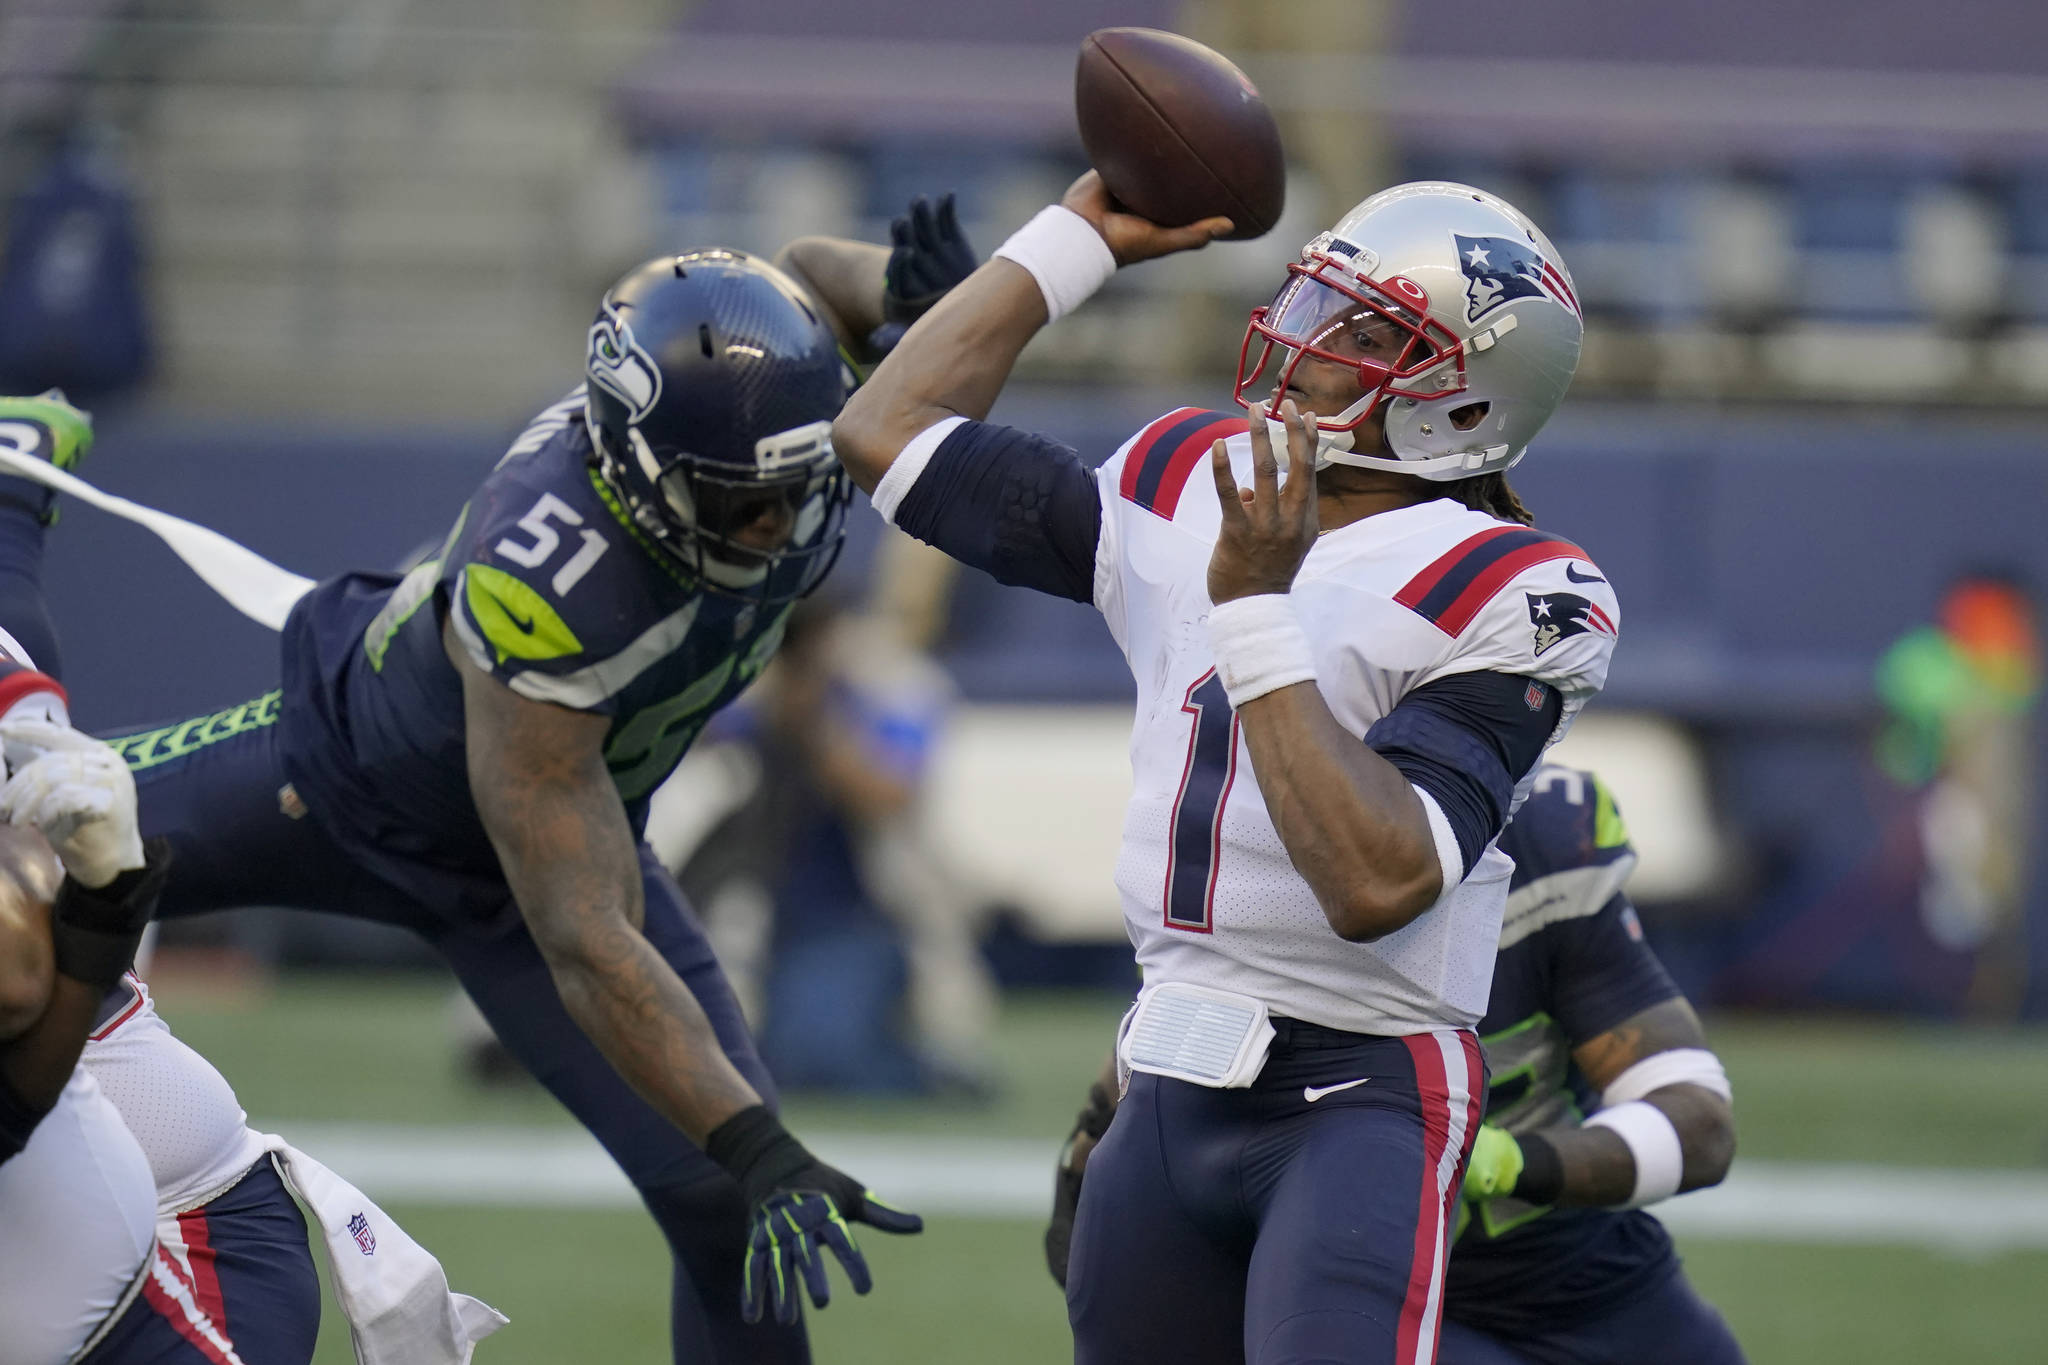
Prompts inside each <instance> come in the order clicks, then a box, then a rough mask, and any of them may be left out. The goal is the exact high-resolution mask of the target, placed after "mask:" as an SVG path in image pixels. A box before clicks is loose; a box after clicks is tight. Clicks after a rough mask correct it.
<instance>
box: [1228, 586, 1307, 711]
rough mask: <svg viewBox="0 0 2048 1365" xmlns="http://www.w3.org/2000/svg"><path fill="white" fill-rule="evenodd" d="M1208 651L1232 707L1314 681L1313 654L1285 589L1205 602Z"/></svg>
mask: <svg viewBox="0 0 2048 1365" xmlns="http://www.w3.org/2000/svg"><path fill="white" fill-rule="evenodd" d="M1209 652H1210V653H1211V654H1213V655H1215V657H1216V676H1217V677H1218V678H1219V679H1221V680H1222V683H1223V691H1224V693H1225V695H1227V696H1228V697H1229V698H1230V705H1231V708H1232V709H1233V710H1235V709H1236V708H1237V707H1240V706H1243V705H1244V704H1245V703H1246V702H1248V701H1251V700H1253V699H1254V698H1257V697H1263V696H1265V695H1266V694H1267V693H1268V692H1277V691H1279V690H1280V689H1281V688H1283V687H1290V686H1292V685H1293V684H1295V683H1298V682H1314V681H1315V677H1316V661H1315V655H1314V654H1313V653H1312V652H1311V651H1310V649H1309V645H1308V635H1307V633H1306V632H1304V631H1303V630H1302V628H1301V622H1300V621H1299V620H1298V619H1297V618H1296V617H1295V615H1294V603H1293V602H1292V601H1290V600H1289V599H1288V597H1287V595H1286V594H1285V593H1261V594H1260V595H1258V596H1256V597H1239V598H1234V599H1232V600H1231V601H1228V602H1222V603H1219V604H1217V605H1216V606H1213V607H1211V608H1209Z"/></svg>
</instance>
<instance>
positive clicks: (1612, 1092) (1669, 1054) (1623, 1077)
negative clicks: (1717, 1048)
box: [1600, 1047, 1735, 1104]
mask: <svg viewBox="0 0 2048 1365" xmlns="http://www.w3.org/2000/svg"><path fill="white" fill-rule="evenodd" d="M1667 1085H1696V1086H1698V1087H1699V1088H1700V1089H1702V1090H1705V1091H1707V1092H1709V1093H1711V1094H1715V1095H1719V1096H1720V1097H1721V1098H1722V1099H1724V1100H1727V1101H1729V1102H1730V1103H1733V1102H1734V1099H1735V1091H1734V1089H1733V1087H1731V1086H1730V1085H1729V1084H1728V1073H1727V1072H1726V1071H1725V1070H1723V1069H1722V1067H1721V1059H1720V1058H1719V1057H1716V1056H1715V1055H1714V1054H1713V1053H1711V1052H1709V1051H1707V1049H1705V1048H1703V1047H1675V1048H1671V1049H1669V1050H1668V1051H1665V1052H1653V1053H1651V1054H1650V1055H1649V1056H1647V1057H1645V1058H1643V1060H1641V1061H1640V1062H1637V1063H1636V1064H1635V1065H1634V1066H1631V1067H1630V1068H1629V1069H1628V1070H1626V1071H1624V1072H1622V1073H1621V1074H1620V1075H1619V1076H1616V1077H1615V1078H1614V1079H1613V1080H1612V1081H1610V1082H1609V1083H1608V1085H1607V1088H1606V1089H1605V1090H1603V1091H1601V1092H1600V1103H1602V1104H1626V1103H1628V1102H1629V1101H1630V1100H1640V1099H1643V1098H1645V1097H1647V1096H1648V1095H1649V1094H1650V1092H1651V1091H1653V1090H1662V1089H1663V1088H1664V1087H1665V1086H1667Z"/></svg>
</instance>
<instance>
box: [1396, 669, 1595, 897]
mask: <svg viewBox="0 0 2048 1365" xmlns="http://www.w3.org/2000/svg"><path fill="white" fill-rule="evenodd" d="M1563 710H1564V698H1563V697H1562V696H1560V695H1559V693H1558V691H1557V689H1556V688H1554V687H1551V686H1549V685H1548V684H1545V683H1540V682H1537V681H1535V680H1534V679H1533V678H1526V677H1522V676H1520V675H1519V674H1514V673H1491V672H1488V673H1457V674H1453V675H1452V676H1450V677H1448V678H1438V679H1437V680H1436V681H1435V682H1432V683H1425V684H1424V685H1423V686H1421V687H1418V688H1416V689H1415V690H1414V691H1413V692H1410V693H1409V694H1408V695H1407V696H1405V697H1403V698H1401V703H1400V705H1398V706H1396V707H1395V708H1394V709H1393V710H1391V711H1389V712H1388V713H1387V714H1386V715H1384V716H1382V717H1381V718H1380V720H1379V721H1378V723H1377V724H1375V725H1374V726H1373V727H1372V728H1371V729H1370V730H1368V731H1366V732H1365V742H1366V745H1367V746H1368V747H1369V748H1371V749H1372V750H1373V751H1374V752H1375V753H1377V754H1379V755H1380V757H1382V758H1384V759H1386V760H1387V762H1389V763H1391V764H1393V765H1394V766H1395V767H1396V768H1399V769H1400V770H1401V775H1402V776H1403V777H1406V778H1407V779H1408V780H1409V781H1410V782H1412V783H1414V784H1415V785H1416V786H1418V787H1420V788H1422V790H1424V791H1426V792H1428V793H1429V794H1430V795H1431V796H1433V797H1435V798H1436V803H1437V805H1439V806H1441V807H1442V808H1443V812H1444V818H1445V819H1447V820H1449V821H1450V823H1451V830H1452V832H1453V833H1455V834H1456V835H1457V836H1458V852H1459V854H1460V855H1462V857H1463V858H1464V862H1465V871H1466V872H1470V871H1471V870H1472V865H1473V864H1474V863H1476V862H1478V861H1479V855H1480V854H1481V853H1483V852H1485V851H1486V846H1487V845H1488V844H1490V843H1492V842H1493V840H1494V839H1495V838H1496V837H1498V836H1499V834H1500V832H1501V830H1502V829H1504V828H1506V826H1507V822H1508V808H1509V806H1511V805H1512V804H1513V802H1514V797H1515V784H1516V783H1518V782H1520V781H1521V780H1522V778H1523V777H1524V776H1526V775H1527V773H1528V772H1529V770H1530V769H1531V768H1533V767H1535V766H1536V761H1537V760H1538V759H1540V758H1541V757H1542V756H1543V747H1544V745H1546V744H1548V743H1549V742H1550V736H1551V733H1552V732H1553V731H1555V730H1556V729H1557V719H1558V716H1559V715H1560V714H1562V713H1563Z"/></svg>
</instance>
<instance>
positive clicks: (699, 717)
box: [279, 389, 818, 917]
mask: <svg viewBox="0 0 2048 1365" xmlns="http://www.w3.org/2000/svg"><path fill="white" fill-rule="evenodd" d="M590 454H591V442H590V434H589V431H588V428H587V427H586V425H585V423H584V420H583V398H582V392H581V390H580V389H579V390H578V391H577V392H576V393H574V394H571V395H570V396H569V397H568V398H566V399H564V400H563V401H562V402H560V403H557V404H555V405H554V406H553V407H551V408H549V409H547V410H546V411H545V412H543V413H541V415H540V416H539V417H537V418H536V419H534V422H533V424H532V425H531V426H529V427H528V428H527V429H526V431H525V433H524V434H522V435H521V436H520V437H519V439H518V440H517V441H516V442H514V443H513V446H512V448H511V450H510V451H508V452H507V454H506V455H505V458H504V459H503V460H501V461H500V462H499V464H498V467H497V468H496V469H495V470H494V471H492V473H491V475H490V477H489V478H487V479H486V480H484V483H483V486H482V487H481V488H479V489H478V490H477V492H476V495H475V496H474V497H472V498H471V499H470V500H469V503H468V504H467V505H466V506H465V507H464V508H463V509H462V512H461V514H460V515H459V516H458V517H457V518H456V520H455V525H454V527H453V529H451V530H450V531H449V533H448V535H447V537H446V539H445V540H444V541H443V543H442V545H441V547H440V550H439V551H438V553H437V554H436V555H435V556H434V557H433V558H432V559H429V560H428V561H426V562H425V563H423V564H421V565H419V566H418V567H417V568H415V569H413V571H412V572H410V573H408V574H406V575H404V576H403V577H400V576H398V575H395V574H365V573H356V574H345V575H343V576H341V577H339V578H334V579H330V580H328V581H327V582H324V583H322V584H320V585H319V586H318V587H316V588H314V589H313V590H312V591H311V592H309V593H308V594H307V595H306V596H305V597H304V598H303V599H302V600H301V601H300V602H299V604H298V606H297V607H295V608H294V609H293V611H292V614H291V618H290V620H288V621H287V622H286V623H285V628H284V679H283V683H284V697H283V703H282V708H281V715H280V717H279V727H280V741H281V746H282V752H283V761H284V765H285V769H286V771H287V772H288V773H289V775H290V776H291V779H292V783H293V786H294V787H295V788H296V789H297V791H298V793H299V795H300V797H301V798H303V799H304V801H305V802H306V805H307V806H308V808H309V809H311V810H312V812H313V813H314V814H315V815H316V816H317V817H318V818H319V820H320V822H321V824H322V825H323V826H324V827H326V828H327V830H328V831H329V832H330V833H331V834H332V835H333V836H334V837H335V838H337V839H338V840H340V841H341V842H342V844H343V845H344V846H345V847H346V848H347V849H348V850H349V851H350V852H351V853H352V854H355V855H356V856H358V857H360V858H362V859H363V860H364V861H365V862H366V863H367V864H368V865H369V866H370V867H371V868H372V870H374V871H376V872H377V873H378V874H379V875H381V876H383V877H384V878H385V879H386V880H387V881H392V882H394V883H395V884H397V885H398V886H399V887H400V888H401V889H404V890H406V891H407V892H409V893H410V894H412V895H413V896H414V897H416V898H417V899H421V900H423V901H426V902H427V903H429V904H432V905H437V906H440V907H443V908H444V911H445V912H448V913H454V914H458V915H462V916H466V917H475V916H480V915H497V914H503V913H507V911H508V908H509V897H508V896H507V894H506V890H505V884H504V878H503V874H502V872H501V871H500V869H499V866H498V862H497V857H496V855H495V853H494V852H493V851H492V849H491V846H490V841H489V840H488V838H487V837H486V836H485V833H484V829H483V823H482V821H481V819H480V818H479V817H478V815H477V813H476V807H475V803H474V802H473V801H472V800H471V798H470V791H469V772H468V766H467V758H466V754H465V745H464V736H465V729H464V716H463V700H462V682H461V679H460V677H459V676H458V675H457V673H456V671H455V668H454V665H453V664H451V663H450V662H449V660H448V658H447V656H446V654H445V653H444V651H443V646H442V626H443V623H444V622H452V624H453V627H454V634H455V636H456V638H457V639H458V640H459V641H460V643H461V647H462V648H463V650H464V651H465V652H466V653H467V654H468V656H469V658H470V659H471V661H472V662H474V663H475V665H476V666H477V667H478V668H480V669H482V670H484V671H486V672H488V673H489V674H490V675H491V676H492V677H494V678H496V679H497V680H498V681H499V682H501V683H503V684H505V685H506V686H507V687H510V688H511V689H512V690H513V691H514V692H517V693H519V694H520V695H521V696H524V697H529V698H532V699H533V700H536V701H544V702H550V703H553V704H555V705H558V706H564V707H567V708H569V709H571V710H575V711H587V712H592V713H595V714H598V715H603V716H606V717H609V718H610V720H611V728H610V731H609V733H608V734H607V736H606V740H605V762H606V764H607V765H608V766H609V768H610V769H611V774H612V778H613V780H614V781H615V782H616V783H617V784H618V789H619V796H620V798H621V799H622V800H623V801H624V802H625V806H626V812H627V816H628V819H629V820H630V821H631V822H632V824H633V828H634V829H635V831H636V832H637V831H638V830H639V829H640V827H641V825H642V823H643V821H644V819H645V816H646V805H647V797H648V794H649V793H650V792H652V791H653V790H654V788H655V787H656V786H658V785H659V784H660V783H661V781H662V780H663V779H664V778H666V777H667V776H668V775H669V773H670V772H672V771H674V769H675V766H676V764H677V763H678V762H679V761H680V760H681V759H682V756H683V754H684V752H685V751H686V750H687V749H688V748H689V747H690V743H691V741H692V740H694V739H695V738H696V736H697V732H698V731H699V730H700V729H702V728H703V725H704V723H705V721H707V720H708V719H709V718H710V717H711V715H712V714H713V713H714V712H715V711H717V710H718V708H719V707H721V706H723V705H725V704H726V703H727V702H729V701H731V700H732V699H733V697H735V696H736V695H738V693H739V692H740V690H741V689H742V688H744V687H745V686H746V685H747V684H748V683H749V682H750V681H752V680H753V678H754V676H755V675H756V674H757V673H759V672H760V671H761V668H762V667H763V666H764V665H765V664H766V663H767V661H768V659H769V658H770V656H771V655H773V654H774V652H775V648H776V646H777V645H778V644H779V643H780V642H781V639H782V628H783V623H784V620H785V618H786V616H787V614H788V607H787V606H777V607H767V608H763V607H757V606H756V605H755V604H754V603H753V602H752V601H749V600H746V599H743V598H740V597H737V596H733V595H729V594H722V593H717V592H707V591H704V590H701V589H700V588H698V587H697V586H696V585H695V584H694V583H693V582H691V581H690V579H689V578H688V576H687V575H686V574H684V572H683V571H682V570H681V568H680V567H679V566H678V565H676V564H675V562H674V561H673V560H672V559H670V558H668V557H666V556H665V555H664V554H663V552H662V551H660V550H659V549H657V548H656V547H655V546H654V545H652V544H651V543H650V542H649V541H648V540H647V539H646V538H645V537H644V536H643V535H642V534H641V533H640V532H639V531H638V529H637V528H636V527H635V526H634V525H633V523H632V521H631V519H630V518H629V516H628V515H627V514H626V513H625V511H624V510H623V509H622V508H621V507H620V505H619V504H618V502H617V500H616V499H615V498H614V497H613V496H612V494H611V491H610V489H609V488H607V487H606V486H605V485H604V483H603V482H602V481H601V480H600V479H599V478H598V477H597V475H596V471H595V469H594V467H593V465H592V463H591V458H590ZM809 533H810V534H817V533H818V532H817V530H816V529H815V528H811V529H809ZM804 572H805V570H804V569H803V567H802V566H801V564H796V563H790V564H785V565H784V566H783V567H782V568H781V569H779V570H778V571H777V573H778V575H780V574H788V575H791V576H800V575H802V574H803V573H804ZM782 586H783V584H782V583H781V581H780V579H779V577H778V578H777V579H776V580H774V581H771V582H770V584H769V585H768V588H769V590H770V592H771V593H772V592H773V591H775V590H777V589H779V588H780V587H782Z"/></svg>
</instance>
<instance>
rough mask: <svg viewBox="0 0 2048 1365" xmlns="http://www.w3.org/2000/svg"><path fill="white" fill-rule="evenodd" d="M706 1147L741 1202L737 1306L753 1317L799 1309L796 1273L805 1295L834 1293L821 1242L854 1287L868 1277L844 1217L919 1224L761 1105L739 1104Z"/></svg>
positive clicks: (792, 1315)
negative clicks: (819, 1154) (742, 1246)
mask: <svg viewBox="0 0 2048 1365" xmlns="http://www.w3.org/2000/svg"><path fill="white" fill-rule="evenodd" d="M704 1152H705V1155H707V1156H709V1157H710V1158H711V1159H712V1160H713V1161H716V1162H717V1163H718V1164H719V1165H721V1166H723V1167H725V1169H726V1170H728V1171H730V1172H732V1175H733V1178H734V1179H735V1180H737V1181H739V1182H740V1195H741V1197H742V1198H743V1199H744V1200H745V1201H746V1206H747V1253H746V1254H747V1261H746V1269H745V1272H744V1274H743V1276H742V1278H741V1281H740V1313H741V1316H743V1317H744V1318H745V1319H746V1320H747V1321H748V1322H759V1321H760V1320H761V1315H762V1313H763V1312H764V1311H765V1310H767V1309H768V1308H770V1307H773V1309H774V1311H775V1320H776V1321H777V1322H782V1323H794V1322H795V1321H796V1320H797V1317H798V1316H799V1314H800V1313H801V1311H802V1306H803V1305H802V1300H801V1299H800V1298H799V1297H798V1296H797V1289H796V1280H797V1278H798V1277H799V1276H801V1277H802V1279H803V1284H804V1288H805V1289H807V1290H809V1291H810V1295H811V1302H812V1303H813V1304H815V1305H817V1306H818V1307H819V1308H823V1307H824V1306H825V1305H826V1304H828V1303H830V1302H831V1301H832V1286H831V1284H830V1282H828V1281H827V1280H826V1278H825V1263H824V1258H823V1256H822V1255H821V1248H824V1247H829V1248H831V1250H832V1254H833V1255H835V1256H837V1257H838V1258H839V1264H840V1266H841V1267H842V1268H843V1269H844V1270H845V1271H846V1278H847V1282H848V1283H850V1284H851V1285H852V1286H853V1292H854V1293H856V1294H865V1293H867V1292H868V1290H869V1289H870V1288H872V1287H873V1285H874V1278H873V1277H872V1276H870V1275H869V1274H868V1263H867V1259H866V1258H865V1257H863V1256H862V1255H861V1253H860V1247H859V1245H858V1244H857V1243H855V1241H854V1240H853V1229H852V1228H851V1227H849V1226H848V1224H847V1220H848V1219H852V1220H853V1221H854V1222H858V1223H866V1224H867V1225H868V1226H869V1227H874V1228H880V1229H881V1230H882V1231H884V1232H922V1231H923V1230H924V1220H923V1219H922V1218H919V1217H918V1216H917V1215H916V1214H914V1213H905V1212H903V1211H902V1210H900V1209H894V1208H891V1207H889V1206H888V1205H887V1204H884V1203H883V1202H882V1201H881V1200H879V1199H877V1198H875V1196H874V1195H873V1194H871V1193H869V1192H868V1191H867V1190H865V1189H863V1188H862V1187H861V1185H860V1183H859V1182H858V1181H856V1180H854V1179H853V1177H851V1176H849V1175H847V1174H846V1173H845V1172H843V1171H836V1170H834V1169H832V1167H830V1166H827V1165H826V1164H825V1163H824V1162H822V1161H820V1160H818V1159H817V1158H816V1157H814V1156H812V1155H811V1154H810V1153H809V1152H808V1151H806V1150H805V1149H804V1145H803V1144H802V1143H801V1142H798V1141H797V1140H796V1139H795V1138H794V1137H791V1136H790V1134H789V1131H788V1130H787V1129H785V1128H784V1127H783V1126H782V1124H781V1123H779V1122H778V1121H777V1120H776V1118H775V1116H774V1115H773V1114H771V1113H769V1112H768V1110H767V1108H766V1107H765V1106H762V1105H756V1106H754V1107H753V1108H751V1109H743V1110H741V1111H740V1112H739V1113H737V1114H735V1115H733V1116H732V1117H731V1118H729V1119H727V1120H726V1121H725V1122H724V1123H722V1124H720V1125H719V1126H718V1128H717V1129H716V1130H714V1131H713V1132H712V1134H711V1136H710V1137H708V1138H707V1139H705V1142H704Z"/></svg>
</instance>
